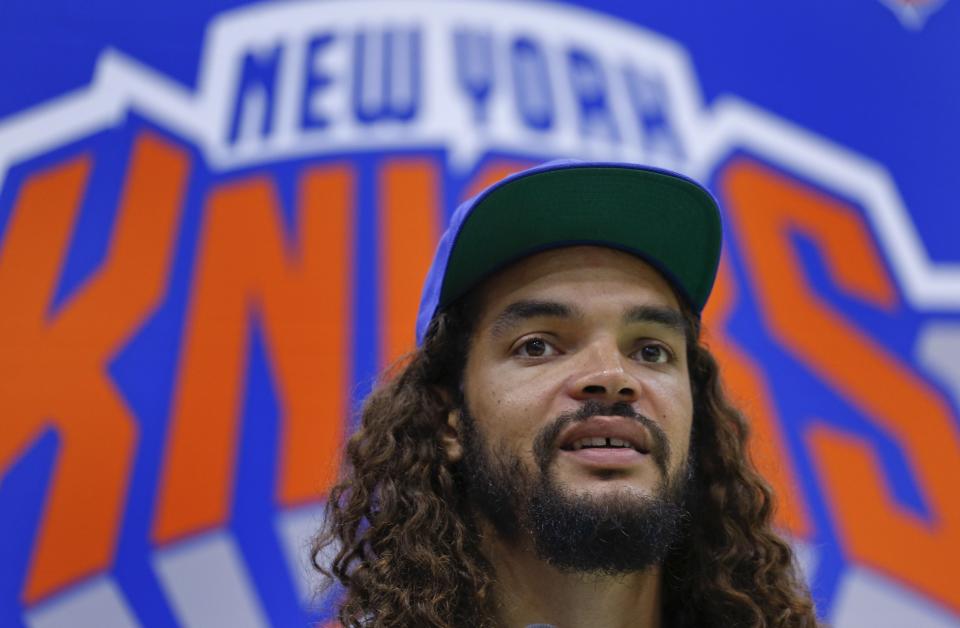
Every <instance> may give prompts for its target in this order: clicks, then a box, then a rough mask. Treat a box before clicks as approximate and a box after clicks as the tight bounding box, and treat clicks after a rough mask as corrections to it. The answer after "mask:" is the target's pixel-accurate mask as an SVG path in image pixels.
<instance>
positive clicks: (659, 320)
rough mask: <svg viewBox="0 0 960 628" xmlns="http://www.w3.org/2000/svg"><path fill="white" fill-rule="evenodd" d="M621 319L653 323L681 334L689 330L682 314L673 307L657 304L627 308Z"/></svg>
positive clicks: (630, 321) (631, 321)
mask: <svg viewBox="0 0 960 628" xmlns="http://www.w3.org/2000/svg"><path fill="white" fill-rule="evenodd" d="M623 320H624V322H625V323H655V324H657V325H662V326H663V327H667V328H669V329H673V330H675V331H679V332H681V333H683V334H687V333H688V332H689V331H690V330H689V324H688V323H687V319H685V318H684V317H683V314H681V313H680V312H679V311H677V310H675V309H673V308H670V307H662V306H658V305H638V306H636V307H631V308H627V311H626V312H625V313H624V315H623Z"/></svg>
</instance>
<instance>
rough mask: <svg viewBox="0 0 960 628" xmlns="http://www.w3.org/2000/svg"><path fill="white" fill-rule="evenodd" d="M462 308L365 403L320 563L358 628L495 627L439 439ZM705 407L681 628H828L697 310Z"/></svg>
mask: <svg viewBox="0 0 960 628" xmlns="http://www.w3.org/2000/svg"><path fill="white" fill-rule="evenodd" d="M470 312H471V308H469V307H468V306H467V305H466V304H463V303H460V304H454V305H453V306H451V307H449V308H447V310H446V311H444V312H441V313H440V314H439V315H438V316H436V317H435V318H434V320H433V322H432V323H431V327H430V329H429V331H428V334H427V337H426V339H425V341H424V343H423V345H422V347H420V348H419V349H418V350H417V351H416V352H414V353H413V354H412V355H411V356H409V357H408V358H407V360H405V361H404V362H403V363H402V364H401V365H399V366H397V367H396V368H395V369H393V371H392V372H389V373H387V374H386V375H385V377H384V380H383V381H382V382H381V383H380V385H379V386H378V387H377V388H376V390H375V391H374V392H373V393H372V394H371V395H370V396H369V397H368V398H367V400H366V402H365V404H364V406H363V408H362V413H361V418H362V420H361V425H360V428H359V429H358V431H357V432H356V433H355V434H354V435H353V436H352V437H351V438H350V440H349V442H348V445H347V448H346V460H345V463H346V464H345V472H344V476H343V479H342V480H341V481H340V483H339V484H337V485H336V486H335V487H334V488H333V489H332V491H331V493H330V496H329V499H328V501H327V506H326V518H325V525H324V528H323V529H322V530H321V531H320V533H319V534H318V535H317V537H316V539H315V540H314V544H313V551H314V556H323V555H327V556H329V554H330V553H332V551H329V550H328V551H323V550H325V549H326V548H336V549H337V551H336V556H335V557H334V558H333V560H332V562H331V563H330V564H320V563H319V562H318V561H319V559H315V567H316V568H317V569H318V570H319V571H321V572H322V573H324V574H325V575H326V576H327V577H328V578H331V580H332V579H336V580H337V581H339V582H340V583H341V584H342V585H343V587H344V588H345V594H344V595H345V599H344V600H343V603H342V605H341V607H340V613H339V617H340V621H341V623H342V624H343V625H344V626H346V627H354V626H376V627H390V626H395V627H405V628H407V627H412V626H417V627H420V626H435V627H463V626H477V627H485V626H493V625H494V600H493V599H492V598H493V595H492V590H493V587H492V585H493V581H494V574H493V573H492V570H491V566H490V564H489V562H488V561H487V560H486V559H485V558H484V556H483V554H482V553H481V551H480V547H479V534H478V526H477V522H476V521H475V520H474V515H473V514H472V512H471V508H470V505H469V504H468V503H467V500H466V497H465V495H466V490H465V488H464V480H463V478H462V477H461V475H460V473H459V471H458V469H457V467H456V466H455V465H451V464H450V463H449V462H448V461H447V459H446V454H445V451H444V449H443V447H442V446H441V442H440V434H441V431H442V430H443V428H444V427H445V426H446V421H447V416H448V414H449V412H450V410H451V409H452V406H453V404H455V403H458V402H457V400H458V399H459V398H460V394H459V390H460V381H461V377H462V374H463V370H464V366H465V362H466V355H467V352H468V350H469V339H470V334H471V333H472V326H473V320H472V317H471V315H470ZM686 318H687V322H688V336H689V337H688V342H687V347H688V349H687V354H688V355H687V357H688V364H689V369H690V379H691V386H692V388H693V398H694V429H693V431H692V447H691V452H692V460H691V465H692V466H693V478H694V479H693V487H692V488H691V494H690V498H689V500H688V502H687V508H688V510H689V512H690V517H689V520H688V523H687V525H686V526H685V527H684V529H683V531H682V537H681V540H680V541H679V542H677V543H675V544H674V545H673V546H672V547H671V549H670V551H669V553H668V555H667V558H666V559H665V561H664V564H663V565H662V574H663V592H664V598H663V604H664V606H663V617H664V619H665V625H668V626H671V627H680V628H683V627H694V626H696V627H699V628H703V627H709V626H723V627H725V628H729V627H740V626H743V627H748V626H749V627H766V626H769V627H787V626H790V627H794V626H803V627H806V626H817V625H818V623H817V619H816V614H815V612H814V608H813V603H812V601H811V598H810V595H809V592H808V591H807V589H806V585H805V584H804V582H803V579H802V577H801V576H800V575H799V572H798V569H797V566H796V563H795V560H794V557H793V552H792V550H791V548H790V546H789V545H788V544H787V543H786V542H785V541H784V540H783V539H782V538H781V537H780V536H778V535H777V533H776V532H775V531H774V530H773V529H772V526H771V520H772V516H773V511H774V499H773V495H772V492H771V489H770V487H769V485H768V484H767V483H766V482H765V481H764V479H763V478H762V477H761V476H760V475H759V473H758V472H757V471H756V469H755V468H754V466H753V465H752V463H751V462H750V460H749V456H748V454H747V449H746V441H747V436H748V426H747V423H746V421H745V420H744V418H743V416H742V415H741V414H740V413H739V412H738V411H737V410H736V409H735V408H734V407H733V406H732V405H731V404H730V403H729V402H728V400H727V398H726V396H725V395H724V392H723V389H722V387H721V384H720V379H719V372H718V367H717V363H716V361H715V360H714V358H713V356H712V355H711V354H710V352H709V351H708V350H707V348H706V347H705V346H703V344H702V343H701V342H700V325H699V320H698V319H697V318H695V317H694V316H692V315H690V314H689V313H687V314H686Z"/></svg>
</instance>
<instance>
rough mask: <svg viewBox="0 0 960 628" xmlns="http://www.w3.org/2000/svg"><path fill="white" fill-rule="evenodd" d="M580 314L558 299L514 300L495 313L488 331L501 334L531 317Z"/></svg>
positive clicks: (569, 317) (565, 317)
mask: <svg viewBox="0 0 960 628" xmlns="http://www.w3.org/2000/svg"><path fill="white" fill-rule="evenodd" d="M581 316H583V314H582V313H581V312H580V310H578V309H576V308H574V307H571V306H569V305H566V304H564V303H560V302H558V301H534V300H523V301H515V302H514V303H511V304H510V305H508V306H507V307H505V308H504V309H503V311H502V312H500V314H498V315H497V318H495V319H494V321H493V323H492V324H491V326H490V333H491V334H492V335H493V336H502V335H503V334H505V333H506V332H507V330H509V329H510V328H511V327H513V326H514V325H516V324H517V323H520V322H521V321H525V320H529V319H531V318H560V319H571V318H579V317H581Z"/></svg>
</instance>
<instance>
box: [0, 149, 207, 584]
mask: <svg viewBox="0 0 960 628" xmlns="http://www.w3.org/2000/svg"><path fill="white" fill-rule="evenodd" d="M187 168H188V162H187V158H186V157H185V155H184V153H183V152H181V151H179V150H177V149H175V148H173V147H172V146H170V145H168V144H167V143H166V142H164V141H163V140H161V139H160V138H158V137H156V136H154V135H150V134H144V135H143V136H141V137H140V139H138V140H137V142H136V144H135V146H134V149H133V153H132V157H131V163H130V169H129V171H128V173H127V182H126V186H125V189H124V192H123V197H122V199H121V201H120V203H121V205H120V210H119V213H118V216H117V223H116V226H115V228H114V235H113V239H112V241H111V245H110V250H109V252H108V255H107V258H106V261H105V262H104V263H103V265H102V266H101V267H100V268H99V269H98V270H97V272H96V273H94V274H93V276H91V277H90V279H89V280H87V282H86V283H85V284H84V285H83V286H82V287H81V288H80V289H79V290H77V292H76V293H75V294H73V295H72V296H71V297H70V298H69V299H68V300H67V301H66V303H65V305H64V306H63V308H62V309H61V311H59V312H57V313H54V314H53V315H50V313H49V312H48V308H49V306H50V300H51V298H52V295H53V293H54V290H55V289H56V286H57V281H58V280H59V277H60V272H61V267H62V265H63V260H64V256H65V252H66V247H67V245H68V242H69V240H70V234H71V232H72V231H73V225H74V222H75V219H76V216H77V212H78V208H79V206H80V201H81V197H82V194H83V187H84V184H85V182H86V179H87V176H88V173H89V170H90V160H89V158H87V157H81V158H78V159H75V160H73V161H71V162H69V163H67V164H65V165H63V166H59V167H56V168H53V169H51V170H49V171H47V172H44V173H42V174H38V175H35V176H34V177H33V178H32V179H31V180H30V181H29V182H28V183H26V184H25V185H24V188H23V190H22V192H21V194H20V197H19V199H18V202H17V205H16V208H15V210H14V212H13V215H12V218H11V223H10V226H9V228H8V230H7V236H6V241H5V243H4V247H3V249H2V256H0V302H2V303H3V307H2V308H0V347H3V349H2V351H0V416H2V417H3V421H4V434H5V435H4V437H3V439H2V440H0V474H2V473H4V472H5V471H6V470H7V469H8V468H9V467H10V466H11V465H12V464H13V463H14V461H15V459H16V458H17V456H18V454H20V453H21V452H22V451H23V450H24V448H26V447H27V446H29V444H30V443H31V442H33V441H34V440H35V439H36V438H37V437H38V436H39V435H40V434H41V433H42V432H43V430H45V429H47V428H53V429H56V430H57V431H58V432H59V435H60V439H61V445H60V450H59V452H58V458H57V462H56V469H55V472H54V475H53V480H52V487H51V489H50V493H49V497H48V498H47V502H46V506H45V509H44V516H43V520H42V523H41V524H40V533H39V537H38V539H37V545H36V548H35V550H34V555H33V560H32V562H31V565H30V571H29V575H28V577H27V582H26V587H25V590H24V600H25V601H26V602H27V603H33V602H35V601H37V600H38V599H40V598H42V597H43V596H45V595H47V594H49V593H51V592H53V591H54V590H56V589H58V588H60V587H62V586H64V585H66V584H69V583H70V582H73V581H75V580H77V579H79V578H82V577H84V576H87V575H89V574H91V573H93V572H95V571H98V570H101V569H105V568H107V567H108V566H109V565H110V564H111V562H112V561H113V553H114V550H115V546H116V540H117V535H118V530H119V528H120V517H121V515H122V513H123V507H124V504H125V503H126V492H127V483H128V481H129V474H130V464H131V461H132V459H133V454H134V447H135V446H136V440H137V429H136V425H135V424H134V422H133V420H132V417H131V416H130V412H129V410H128V409H127V407H126V405H125V404H124V401H123V398H122V397H121V396H120V395H118V394H117V391H116V390H115V389H114V386H113V382H112V381H111V380H110V377H109V375H108V373H107V365H108V364H109V362H110V360H111V358H112V357H113V356H114V355H116V353H117V351H118V350H119V349H121V348H122V347H123V345H124V343H126V342H127V341H128V340H129V338H130V337H131V336H132V335H133V334H134V333H135V332H136V330H137V329H138V328H139V327H140V325H141V324H142V323H143V322H144V321H145V319H146V318H147V317H148V316H149V315H150V314H151V313H152V312H153V311H154V309H155V308H156V307H157V305H158V303H159V301H160V298H161V296H162V295H163V291H164V287H165V284H166V277H167V272H168V268H169V263H170V256H171V253H172V249H173V247H172V244H173V239H174V234H175V232H176V227H177V224H178V221H179V217H180V210H181V201H182V197H183V192H184V187H185V182H186V175H187Z"/></svg>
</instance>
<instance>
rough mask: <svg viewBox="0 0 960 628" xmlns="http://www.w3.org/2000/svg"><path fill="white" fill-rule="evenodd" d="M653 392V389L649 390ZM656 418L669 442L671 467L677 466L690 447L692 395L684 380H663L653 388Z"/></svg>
mask: <svg viewBox="0 0 960 628" xmlns="http://www.w3.org/2000/svg"><path fill="white" fill-rule="evenodd" d="M651 392H653V391H651ZM655 397H656V399H657V400H658V402H657V406H656V408H655V411H656V420H657V422H658V423H660V427H662V428H663V431H664V433H665V434H666V436H667V439H668V440H669V442H670V457H671V467H672V468H676V467H677V466H679V465H680V464H681V463H682V461H683V459H684V458H685V457H686V455H687V451H688V450H689V448H690V430H691V428H692V426H693V397H692V394H691V392H690V386H689V384H688V383H686V382H685V381H679V382H663V383H661V385H660V386H659V387H657V388H656V390H655Z"/></svg>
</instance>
